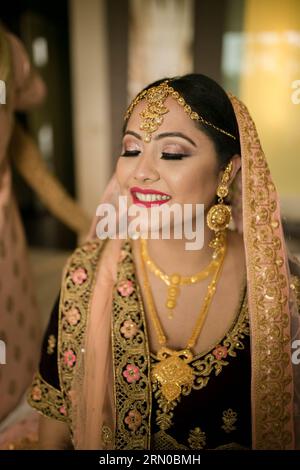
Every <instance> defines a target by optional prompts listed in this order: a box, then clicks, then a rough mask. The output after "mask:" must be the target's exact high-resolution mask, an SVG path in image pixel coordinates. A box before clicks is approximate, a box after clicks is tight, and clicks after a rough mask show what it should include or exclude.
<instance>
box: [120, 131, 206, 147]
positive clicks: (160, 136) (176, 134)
mask: <svg viewBox="0 0 300 470" xmlns="http://www.w3.org/2000/svg"><path fill="white" fill-rule="evenodd" d="M126 134H129V135H133V136H134V137H136V138H137V139H139V140H142V136H140V134H138V133H137V132H134V131H125V132H124V136H125V135H126ZM165 137H181V138H182V139H185V140H187V141H188V142H189V143H190V144H192V145H193V146H194V147H197V145H196V144H195V142H194V141H193V140H192V139H191V138H190V137H188V136H187V135H185V134H183V133H182V132H163V133H162V134H158V135H156V136H155V137H154V140H160V139H164V138H165Z"/></svg>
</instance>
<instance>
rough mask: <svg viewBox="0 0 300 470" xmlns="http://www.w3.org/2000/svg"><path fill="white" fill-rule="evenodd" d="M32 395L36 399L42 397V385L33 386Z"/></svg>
mask: <svg viewBox="0 0 300 470" xmlns="http://www.w3.org/2000/svg"><path fill="white" fill-rule="evenodd" d="M31 397H32V399H33V400H34V401H39V400H40V399H41V398H42V392H41V389H40V387H38V386H37V385H36V386H35V387H33V389H32V391H31Z"/></svg>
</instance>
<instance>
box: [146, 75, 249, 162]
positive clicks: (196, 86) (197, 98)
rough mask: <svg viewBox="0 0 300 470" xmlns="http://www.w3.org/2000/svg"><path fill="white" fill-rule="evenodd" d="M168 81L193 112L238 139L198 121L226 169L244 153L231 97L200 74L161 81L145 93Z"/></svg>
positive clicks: (156, 82) (215, 83) (154, 83)
mask: <svg viewBox="0 0 300 470" xmlns="http://www.w3.org/2000/svg"><path fill="white" fill-rule="evenodd" d="M167 79H168V80H169V85H170V86H171V87H172V88H174V90H176V91H178V93H180V95H181V96H182V97H183V98H184V99H185V101H186V103H187V104H189V105H190V106H191V108H192V110H193V111H196V112H197V113H198V114H199V115H200V116H202V117H203V118H204V119H205V120H206V121H209V122H211V123H212V124H214V125H215V126H217V127H219V128H220V129H223V130H224V131H226V132H229V133H230V134H232V135H234V136H235V137H236V139H233V138H232V137H230V136H227V135H226V134H223V133H222V132H220V131H218V130H216V129H214V128H213V127H212V126H209V125H206V124H203V123H201V122H200V121H195V123H196V125H198V126H199V128H200V129H201V130H202V131H203V132H204V133H205V134H206V135H207V136H208V137H210V138H211V140H212V141H213V143H214V146H215V149H216V153H217V156H218V159H219V162H220V168H221V169H223V168H225V167H226V165H227V163H228V162H229V160H230V159H231V158H232V157H233V155H235V154H238V155H240V154H241V150H240V141H239V130H238V124H237V120H236V117H235V113H234V110H233V107H232V104H231V101H230V99H229V97H228V96H227V94H226V93H225V91H224V90H223V88H222V87H221V86H220V85H218V83H217V82H215V81H214V80H212V79H211V78H209V77H207V76H206V75H202V74H198V73H191V74H188V75H183V76H180V77H174V78H164V79H161V80H157V81H155V82H153V83H151V84H150V85H148V86H147V87H145V90H148V89H149V88H151V87H153V86H158V85H159V84H160V83H162V82H163V81H165V80H167Z"/></svg>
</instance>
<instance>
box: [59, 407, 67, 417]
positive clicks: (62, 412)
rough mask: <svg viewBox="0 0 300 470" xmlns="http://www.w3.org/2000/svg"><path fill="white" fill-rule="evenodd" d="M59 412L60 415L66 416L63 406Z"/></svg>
mask: <svg viewBox="0 0 300 470" xmlns="http://www.w3.org/2000/svg"><path fill="white" fill-rule="evenodd" d="M59 412H60V414H61V415H64V416H66V414H67V410H66V408H65V406H64V405H63V406H61V407H60V408H59Z"/></svg>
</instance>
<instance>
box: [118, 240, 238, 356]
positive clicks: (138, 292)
mask: <svg viewBox="0 0 300 470" xmlns="http://www.w3.org/2000/svg"><path fill="white" fill-rule="evenodd" d="M127 242H128V245H129V248H128V250H129V252H130V257H131V261H132V264H133V272H134V280H135V284H136V287H137V296H138V302H139V305H140V307H141V309H142V310H143V316H144V318H145V321H146V314H145V308H144V302H143V298H142V290H141V287H140V282H139V280H138V278H137V272H136V265H135V260H134V256H133V250H132V245H131V241H130V240H127ZM246 294H247V276H246V273H245V274H244V276H243V281H242V283H241V285H240V293H239V301H238V304H237V307H236V310H235V315H234V319H233V321H232V323H231V325H230V327H229V328H228V330H227V332H226V333H225V334H223V335H222V337H220V338H219V340H218V341H215V342H214V344H213V345H211V346H209V347H208V348H207V349H205V350H204V351H202V352H200V353H198V354H195V355H193V360H192V362H194V361H195V360H198V359H201V358H202V357H204V356H206V355H207V354H209V353H211V352H212V351H213V350H214V349H215V348H216V346H217V345H219V344H221V343H222V342H223V341H224V339H225V338H227V337H228V336H229V335H230V334H231V333H232V331H233V330H234V329H235V328H236V327H237V326H238V324H239V322H240V321H242V319H243V318H244V315H243V311H244V303H245V301H246ZM145 326H146V325H145ZM147 330H148V328H147V326H146V334H147V336H148V332H147ZM147 341H148V343H149V336H148V340H147ZM149 354H150V357H151V358H152V359H154V360H155V361H158V359H157V352H156V353H154V352H152V351H150V350H149Z"/></svg>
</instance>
